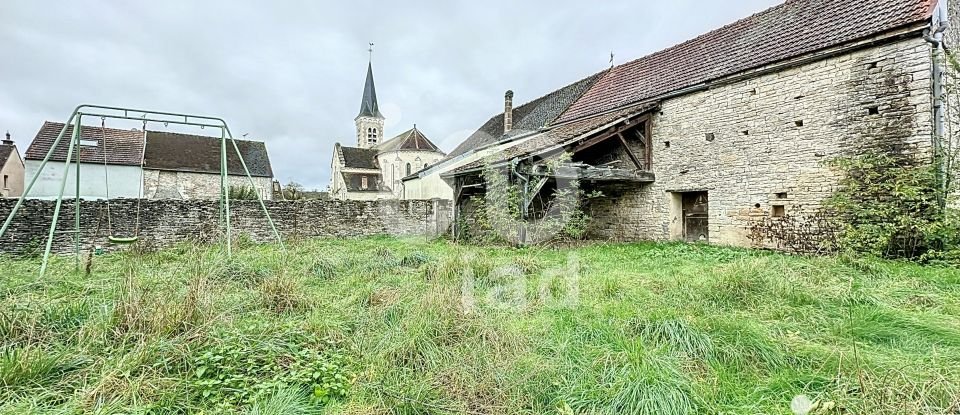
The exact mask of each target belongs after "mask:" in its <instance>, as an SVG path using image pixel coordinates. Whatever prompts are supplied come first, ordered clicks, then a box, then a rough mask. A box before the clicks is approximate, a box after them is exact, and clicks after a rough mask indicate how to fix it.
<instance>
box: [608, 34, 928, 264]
mask: <svg viewBox="0 0 960 415" xmlns="http://www.w3.org/2000/svg"><path fill="white" fill-rule="evenodd" d="M930 56H931V55H930V47H929V46H928V45H927V44H926V43H925V42H924V41H923V40H922V39H919V38H916V39H909V40H902V41H898V42H895V43H891V44H887V45H883V46H879V47H873V48H870V49H865V50H861V51H857V52H853V53H850V54H845V55H841V56H837V57H833V58H829V59H826V60H822V61H819V62H815V63H810V64H807V65H803V66H799V67H795V68H792V69H788V70H785V71H782V72H778V73H772V74H768V75H763V76H760V77H756V78H753V79H748V80H745V81H740V82H736V83H733V84H728V85H723V86H717V87H714V88H711V89H709V90H706V91H702V92H696V93H692V94H688V95H684V96H680V97H677V98H673V99H668V100H666V101H664V102H663V103H662V107H661V111H660V112H659V113H658V114H655V116H654V118H653V138H652V142H653V143H654V148H653V170H654V173H655V174H656V182H655V183H653V184H650V185H643V186H635V187H633V188H630V189H626V190H625V189H604V191H605V193H606V196H607V197H605V198H602V199H600V200H597V201H595V202H594V203H593V204H592V206H591V207H590V214H591V215H592V216H593V218H594V222H593V224H592V229H591V234H592V236H593V237H596V238H604V239H609V238H613V239H620V240H638V239H639V240H642V239H652V240H667V239H679V238H680V237H681V236H682V225H681V223H682V222H681V221H682V217H681V216H682V215H681V212H680V202H679V200H680V199H679V198H680V192H691V191H706V192H708V197H709V231H710V241H711V242H713V243H720V244H729V245H742V246H749V245H750V244H751V242H750V240H749V239H748V229H749V226H750V223H751V221H752V220H754V219H756V218H758V217H761V216H769V215H771V209H772V206H773V205H783V206H785V209H786V211H787V212H788V213H790V214H795V213H799V212H804V213H809V212H812V211H813V210H815V209H816V208H817V207H818V206H820V205H821V203H822V201H823V200H824V199H825V198H827V197H828V196H830V195H831V194H832V193H833V191H834V190H835V186H836V183H837V179H838V176H837V172H835V171H832V170H831V169H830V168H828V167H825V166H824V164H823V162H825V161H827V160H830V159H833V158H836V157H838V156H841V155H851V154H855V153H857V152H858V151H859V150H860V149H863V148H864V147H867V146H889V147H891V148H894V149H896V151H904V152H908V153H912V154H917V155H919V157H928V156H927V155H928V154H929V149H930V146H931V134H932V121H931V120H932V114H931V112H932V106H931V73H930V72H931V59H930ZM708 134H713V137H712V140H708V137H707V135H708ZM668 143H669V144H668ZM783 193H785V194H786V198H782V199H781V197H783V196H784V195H783ZM757 206H759V207H757Z"/></svg>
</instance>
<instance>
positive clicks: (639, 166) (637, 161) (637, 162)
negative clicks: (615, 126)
mask: <svg viewBox="0 0 960 415" xmlns="http://www.w3.org/2000/svg"><path fill="white" fill-rule="evenodd" d="M617 137H618V138H620V144H623V149H624V150H627V155H628V156H630V160H633V164H635V165H637V169H640V170H645V169H646V168H645V167H644V166H643V163H641V162H640V159H638V158H637V155H636V154H633V150H631V149H630V146H629V145H628V144H627V139H626V138H623V134H620V133H617Z"/></svg>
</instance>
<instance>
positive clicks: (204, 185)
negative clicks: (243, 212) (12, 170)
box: [25, 121, 273, 200]
mask: <svg viewBox="0 0 960 415" xmlns="http://www.w3.org/2000/svg"><path fill="white" fill-rule="evenodd" d="M63 128H64V125H63V123H56V122H49V121H47V122H45V123H44V124H43V126H42V127H41V128H40V130H39V131H38V132H37V135H36V137H35V138H34V140H33V142H32V143H31V144H30V146H29V147H28V148H27V152H26V155H25V159H26V176H27V177H33V175H34V174H36V172H37V170H38V169H39V168H40V164H41V162H42V160H43V158H44V157H45V156H46V155H47V153H48V151H49V150H50V148H51V147H52V146H53V143H54V141H55V140H56V137H57V135H59V134H60V131H61V130H62V129H63ZM72 134H73V126H71V125H68V126H66V132H65V133H64V137H71V136H72ZM220 143H221V141H220V138H219V137H208V136H198V135H191V134H182V133H173V132H165V131H149V130H148V131H146V132H144V131H142V130H123V129H116V128H102V127H100V126H84V127H83V128H81V131H80V149H79V158H80V197H81V198H84V199H105V198H111V199H113V198H129V199H135V198H141V197H142V198H146V199H218V198H219V197H220V160H221V153H220ZM236 144H237V147H238V148H239V149H240V153H241V154H242V155H243V161H244V162H245V163H246V165H247V168H248V169H249V170H250V175H251V176H252V178H253V181H254V185H253V186H252V188H253V190H254V191H255V192H256V194H258V195H260V197H261V198H263V199H265V200H270V199H272V197H273V170H272V167H271V165H270V158H269V155H268V154H267V148H266V145H265V144H264V143H262V142H256V141H246V140H236ZM228 147H229V148H228V151H227V173H228V180H227V185H228V186H232V187H235V188H239V187H245V188H251V185H250V180H249V179H248V178H247V176H246V174H245V173H244V170H243V166H242V165H241V162H240V158H238V157H237V153H236V151H235V150H234V149H233V148H232V145H231V146H228ZM68 148H69V140H66V139H65V140H62V141H61V142H60V144H59V145H58V146H57V148H56V149H54V152H53V155H52V156H51V159H50V162H48V163H47V166H46V167H45V168H44V169H43V171H42V172H41V175H40V176H39V178H38V180H37V183H36V185H35V186H34V188H33V189H32V190H31V192H30V194H29V195H27V196H28V197H29V198H37V199H51V198H56V197H57V194H58V193H59V190H60V183H61V181H62V178H63V172H64V168H65V167H66V164H65V162H66V155H67V150H68ZM74 154H77V153H74ZM70 164H71V165H70V168H69V169H68V171H67V183H70V184H71V185H68V186H66V187H65V189H64V197H66V198H72V197H74V195H75V194H76V186H74V185H73V183H75V182H76V179H75V177H76V176H75V175H76V163H75V162H73V160H71V163H70Z"/></svg>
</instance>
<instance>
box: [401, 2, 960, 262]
mask: <svg viewBox="0 0 960 415" xmlns="http://www.w3.org/2000/svg"><path fill="white" fill-rule="evenodd" d="M947 10H948V8H947V4H946V1H945V0H941V1H940V2H939V3H938V2H936V1H933V0H875V1H870V2H849V1H843V0H789V1H786V2H785V3H783V4H781V5H778V6H775V7H773V8H770V9H768V10H766V11H763V12H761V13H757V14H755V15H753V16H750V17H747V18H745V19H743V20H740V21H737V22H734V23H732V24H730V25H727V26H725V27H723V28H720V29H717V30H714V31H712V32H709V33H706V34H704V35H702V36H699V37H697V38H695V39H692V40H689V41H687V42H684V43H681V44H679V45H676V46H673V47H671V48H668V49H665V50H662V51H659V52H656V53H653V54H651V55H648V56H645V57H642V58H639V59H636V60H633V61H630V62H627V63H624V64H621V65H616V66H612V67H611V68H610V69H609V70H605V71H602V72H600V73H598V74H595V75H592V76H590V77H587V78H584V79H583V80H580V81H578V82H575V83H573V84H571V85H569V86H566V87H564V88H562V89H560V90H557V91H555V92H553V93H551V94H548V95H547V96H545V97H542V98H540V99H538V100H535V101H533V102H530V103H528V104H525V105H522V106H519V107H517V108H513V105H512V97H513V94H512V92H507V94H506V97H505V98H506V99H505V105H504V107H505V111H504V112H503V113H502V114H498V115H496V116H494V117H493V118H491V119H490V121H489V122H487V123H486V124H485V125H484V126H483V127H481V128H480V129H479V130H478V131H477V133H475V134H474V135H473V136H471V137H470V138H468V139H467V140H466V141H464V142H463V144H461V145H460V146H459V147H458V148H457V149H455V150H454V151H453V152H452V153H451V154H450V156H449V157H447V158H446V159H444V160H443V161H441V162H440V163H437V164H435V165H433V166H431V167H430V168H429V169H427V170H425V171H423V172H421V174H420V175H419V176H418V177H415V178H410V180H411V181H419V182H421V183H424V182H425V181H432V183H434V184H430V185H429V186H432V187H435V188H441V189H442V187H441V186H439V185H435V182H436V180H437V177H438V176H439V178H441V179H443V180H445V181H446V184H447V185H449V189H450V192H451V193H450V194H451V197H452V198H453V199H454V200H455V206H456V207H455V212H454V214H455V215H456V217H457V222H459V221H469V218H470V217H471V215H472V214H473V212H474V210H475V209H476V206H477V202H478V201H480V200H482V199H483V198H485V197H497V195H495V194H493V195H489V194H488V193H487V190H488V189H486V186H487V183H486V182H485V181H484V180H483V179H482V178H481V172H482V171H483V170H484V169H485V168H496V169H500V170H501V171H504V172H506V173H509V174H511V177H514V178H518V179H516V180H517V181H518V182H520V183H524V186H525V187H524V190H525V192H524V197H523V201H522V203H523V210H524V211H525V213H527V214H528V215H529V217H533V218H535V217H537V216H538V215H542V214H543V213H542V212H538V209H543V208H544V207H545V206H548V205H549V204H550V200H551V197H552V196H553V195H555V194H557V192H556V190H557V189H558V188H563V187H566V186H569V185H571V183H573V181H574V180H576V181H577V182H579V186H580V187H581V188H582V189H584V190H588V191H591V192H592V191H599V192H602V194H603V197H601V198H596V199H592V200H591V201H590V202H589V203H588V204H587V206H586V209H587V210H588V213H589V215H590V216H591V217H592V218H593V220H592V222H591V223H590V225H589V229H588V233H589V236H591V237H593V238H602V239H617V240H689V241H709V242H712V243H720V244H730V245H743V246H748V245H751V244H752V241H751V239H750V235H749V231H748V229H749V228H750V226H751V223H753V222H754V221H756V220H757V219H758V218H769V217H774V218H776V217H782V216H784V215H787V214H797V215H802V214H805V213H812V212H815V211H816V210H817V209H818V208H819V207H821V206H822V203H823V201H824V200H825V199H826V198H828V197H829V196H830V195H831V194H832V193H833V192H834V191H835V189H836V187H837V183H838V179H839V176H838V172H837V171H836V169H833V168H831V167H829V166H828V165H827V164H826V163H825V162H826V161H829V160H832V159H835V158H837V157H841V156H845V155H851V154H858V153H859V152H860V151H861V150H863V149H866V148H884V149H890V151H899V152H904V153H906V154H911V155H915V156H916V157H917V158H919V159H922V160H928V161H929V160H931V159H932V154H933V153H934V150H935V149H936V148H942V147H943V146H946V145H947V144H949V143H945V140H946V139H947V137H946V136H945V135H944V134H943V130H944V129H943V126H944V123H945V122H946V121H945V118H946V116H945V113H944V112H945V109H944V106H943V105H941V104H942V101H941V100H940V98H941V96H939V95H938V94H937V91H940V88H941V84H940V83H941V82H942V78H941V76H940V74H939V73H940V71H941V68H942V67H943V57H942V51H943V48H940V47H939V46H940V45H939V41H940V40H942V39H943V31H944V30H945V28H946V16H947ZM949 10H950V12H952V13H955V12H956V7H955V6H951V7H950V8H949ZM954 17H957V16H954ZM948 39H949V37H948ZM564 153H565V154H569V155H570V156H569V157H570V160H568V161H566V162H565V163H563V164H561V165H560V166H550V167H549V169H553V171H548V166H547V164H548V162H551V161H553V162H555V161H556V160H558V156H559V155H560V154H564ZM511 180H514V179H511ZM408 186H409V185H408ZM442 191H444V192H445V191H446V189H442Z"/></svg>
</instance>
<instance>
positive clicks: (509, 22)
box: [0, 0, 780, 190]
mask: <svg viewBox="0 0 960 415" xmlns="http://www.w3.org/2000/svg"><path fill="white" fill-rule="evenodd" d="M779 2H780V1H779V0H737V1H735V2H727V1H723V2H718V1H711V2H704V1H702V0H673V1H669V2H664V1H652V0H604V1H599V2H583V1H579V2H573V1H567V0H554V1H547V0H533V1H519V2H517V1H507V0H490V1H483V2H477V1H458V0H451V1H418V0H411V1H403V2H385V1H384V2H372V1H350V2H346V1H338V2H334V1H328V2H319V1H271V2H266V1H261V2H252V1H226V0H208V1H202V2H197V1H187V0H168V1H162V2H160V1H145V0H144V1H117V0H113V1H99V0H87V1H69V2H67V1H65V2H44V1H35V0H3V1H2V2H0V130H9V131H10V133H11V135H12V136H13V139H14V141H16V142H17V144H18V146H19V148H20V151H21V153H22V152H23V151H25V149H26V147H27V145H29V142H30V141H31V140H32V139H33V136H34V135H35V134H36V132H37V130H38V129H39V128H40V126H41V125H42V124H43V121H45V120H49V121H61V122H62V121H63V120H64V119H66V118H67V117H68V116H69V115H70V112H71V111H72V110H73V108H74V107H75V106H77V105H78V104H80V103H87V104H99V105H108V106H121V107H133V108H143V109H149V110H157V111H169V112H178V113H193V114H205V115H213V116H218V117H222V118H224V119H225V120H226V121H227V122H228V123H229V125H230V127H231V130H232V131H233V133H234V134H235V135H236V136H238V137H237V138H239V136H240V135H243V134H247V137H248V138H249V139H254V140H259V141H264V142H265V143H266V144H267V148H268V150H269V153H270V158H271V161H272V164H273V170H274V174H275V176H276V178H277V180H280V181H281V182H282V183H288V182H290V181H296V182H298V183H301V184H303V185H304V186H306V187H307V188H308V189H320V190H322V189H324V188H326V187H327V185H328V183H329V180H330V179H329V173H330V159H331V152H332V150H333V145H334V143H336V142H340V143H342V144H344V145H355V142H356V138H355V135H354V124H353V119H354V117H356V115H357V113H358V111H359V108H360V97H361V93H362V92H363V81H364V77H365V75H366V67H367V61H368V59H369V53H368V50H367V49H368V43H370V42H374V44H375V46H374V52H373V68H374V77H375V79H376V86H377V95H378V98H379V103H380V109H381V112H383V114H384V115H385V116H386V118H387V120H386V136H388V137H392V136H394V135H397V134H399V133H401V132H403V131H406V130H407V129H409V128H411V127H412V126H413V124H416V125H417V128H418V129H420V130H421V131H422V132H424V133H425V134H426V135H427V136H428V137H429V138H430V139H431V140H432V141H434V142H435V143H436V144H437V145H438V146H440V148H441V149H442V150H444V151H450V150H452V149H453V148H454V147H456V146H457V145H458V144H459V143H460V142H461V141H463V140H464V139H465V138H466V137H467V136H469V135H470V134H471V133H472V132H473V131H474V130H476V129H477V128H479V127H480V126H481V125H482V124H483V123H484V122H485V121H486V120H487V119H489V118H490V117H491V116H493V115H495V114H498V113H500V112H502V111H503V94H504V92H505V91H506V90H508V89H511V90H513V91H514V92H515V94H516V95H515V97H514V103H515V105H520V104H522V103H524V102H527V101H530V100H533V99H536V98H537V97H540V96H542V95H544V94H547V93H549V92H551V91H553V90H555V89H558V88H560V87H563V86H564V85H567V84H569V83H571V82H574V81H576V80H578V79H581V78H584V77H586V76H589V75H591V74H593V73H596V72H598V71H600V70H603V69H605V68H607V67H609V61H610V54H611V52H612V53H613V54H614V62H615V63H617V64H619V63H623V62H627V61H630V60H633V59H636V58H639V57H641V56H644V55H646V54H649V53H652V52H655V51H658V50H660V49H663V48H666V47H669V46H671V45H674V44H677V43H680V42H683V41H685V40H688V39H691V38H693V37H696V36H697V35H699V34H701V33H704V32H707V31H709V30H712V29H715V28H718V27H721V26H723V25H726V24H728V23H732V22H734V21H736V20H738V19H740V18H743V17H747V16H749V15H751V14H753V13H756V12H759V11H762V10H764V9H766V8H768V7H771V6H773V5H775V4H777V3H779ZM84 124H85V125H87V123H86V122H85V123H84ZM90 124H91V125H97V126H99V120H91V122H90ZM107 127H115V128H139V127H140V124H139V123H137V122H131V121H113V120H108V121H107ZM165 128H170V127H164V126H162V125H150V126H148V129H156V130H163V129H165ZM185 131H188V132H191V133H194V134H201V135H205V134H210V132H204V131H202V130H185Z"/></svg>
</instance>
